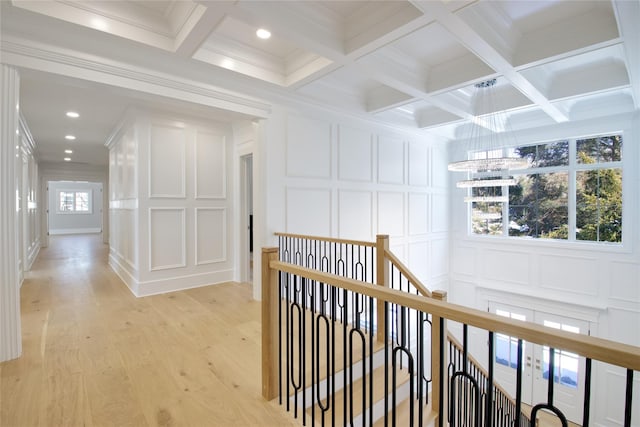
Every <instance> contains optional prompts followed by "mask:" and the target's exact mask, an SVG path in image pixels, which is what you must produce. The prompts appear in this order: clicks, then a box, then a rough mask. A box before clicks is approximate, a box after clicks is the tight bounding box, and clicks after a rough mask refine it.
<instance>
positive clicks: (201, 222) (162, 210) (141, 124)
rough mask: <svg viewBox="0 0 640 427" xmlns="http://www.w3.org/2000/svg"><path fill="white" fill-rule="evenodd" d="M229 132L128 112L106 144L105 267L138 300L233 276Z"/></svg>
mask: <svg viewBox="0 0 640 427" xmlns="http://www.w3.org/2000/svg"><path fill="white" fill-rule="evenodd" d="M230 141H231V128H230V126H228V125H225V124H221V123H215V122H202V121H198V120H195V119H190V118H187V117H179V116H175V117H173V116H172V117H169V116H163V115H159V114H153V113H145V112H130V114H129V117H128V119H127V120H126V121H125V123H124V125H123V127H122V129H121V130H120V132H119V133H118V134H117V136H116V138H114V139H113V141H111V142H110V144H109V149H110V153H109V175H110V193H109V210H110V222H111V226H112V231H111V240H110V248H111V250H110V264H111V266H112V267H113V268H114V269H115V270H116V272H118V274H119V275H120V276H121V277H122V279H123V280H124V281H125V282H126V283H127V285H128V286H129V287H130V288H131V290H132V292H133V293H134V294H135V295H137V296H142V295H150V294H156V293H162V292H169V291H174V290H178V289H185V288H189V287H195V286H203V285H209V284H214V283H220V282H225V281H229V280H232V279H233V278H234V257H233V254H234V247H233V241H232V240H231V239H230V238H229V237H230V236H232V233H233V226H234V212H233V203H232V200H233V193H232V192H231V191H229V189H230V188H233V186H231V185H230V183H232V176H231V168H229V167H228V165H229V164H231V158H232V157H231V149H230V147H231V145H230V144H231V142H230Z"/></svg>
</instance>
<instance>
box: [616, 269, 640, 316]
mask: <svg viewBox="0 0 640 427" xmlns="http://www.w3.org/2000/svg"><path fill="white" fill-rule="evenodd" d="M639 281H640V265H638V264H636V263H632V262H619V261H611V290H610V294H609V297H610V298H614V299H617V300H621V301H625V302H640V286H639V285H638V283H639ZM639 308H640V307H639Z"/></svg>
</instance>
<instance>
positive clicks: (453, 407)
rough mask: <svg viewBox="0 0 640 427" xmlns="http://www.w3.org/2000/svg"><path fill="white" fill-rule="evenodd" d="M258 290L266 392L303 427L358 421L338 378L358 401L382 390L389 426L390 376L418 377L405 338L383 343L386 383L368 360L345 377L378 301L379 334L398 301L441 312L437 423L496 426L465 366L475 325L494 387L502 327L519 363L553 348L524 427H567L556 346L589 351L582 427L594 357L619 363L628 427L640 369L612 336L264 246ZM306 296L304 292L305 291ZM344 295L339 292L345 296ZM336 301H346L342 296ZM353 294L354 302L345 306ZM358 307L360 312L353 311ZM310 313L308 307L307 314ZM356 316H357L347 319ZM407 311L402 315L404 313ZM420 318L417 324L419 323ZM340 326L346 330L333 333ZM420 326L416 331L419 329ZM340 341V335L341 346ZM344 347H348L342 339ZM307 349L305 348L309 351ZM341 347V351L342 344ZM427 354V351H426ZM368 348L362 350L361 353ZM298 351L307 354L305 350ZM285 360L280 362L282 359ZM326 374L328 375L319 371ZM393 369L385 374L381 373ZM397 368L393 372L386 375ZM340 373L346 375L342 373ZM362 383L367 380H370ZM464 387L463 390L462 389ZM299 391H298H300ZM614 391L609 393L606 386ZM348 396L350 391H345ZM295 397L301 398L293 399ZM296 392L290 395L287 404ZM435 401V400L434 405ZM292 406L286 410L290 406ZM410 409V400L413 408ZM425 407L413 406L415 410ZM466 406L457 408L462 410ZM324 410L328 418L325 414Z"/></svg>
mask: <svg viewBox="0 0 640 427" xmlns="http://www.w3.org/2000/svg"><path fill="white" fill-rule="evenodd" d="M262 278H263V283H262V292H263V294H262V297H263V312H262V316H263V317H262V321H263V325H262V326H263V337H262V339H263V347H262V349H263V359H262V360H263V396H264V397H265V398H266V399H268V400H271V399H274V398H276V397H278V396H280V402H281V403H283V404H284V402H286V405H287V409H288V410H292V411H293V412H294V414H295V416H296V417H301V418H302V420H303V424H304V423H306V422H310V423H311V424H312V425H315V423H316V420H318V419H319V421H317V422H318V423H320V424H322V425H324V424H325V423H332V425H333V424H335V423H336V422H337V423H338V424H344V425H350V424H353V423H354V414H353V412H352V413H351V414H348V412H349V411H350V410H349V409H344V414H343V416H344V419H343V420H336V419H335V417H336V413H335V411H334V409H335V402H334V400H335V393H334V392H333V391H334V389H335V388H336V384H337V382H338V381H342V382H344V389H345V390H346V391H347V392H348V393H349V397H348V398H345V400H349V399H356V397H357V398H359V399H360V400H359V401H360V402H366V401H367V400H370V396H371V395H372V394H373V392H374V390H375V389H376V387H384V405H383V412H384V421H385V425H389V422H391V423H392V424H393V423H394V422H395V420H396V417H397V414H396V412H395V408H396V403H397V402H395V401H393V400H394V397H393V396H395V395H394V394H393V393H394V391H393V390H394V389H395V387H394V386H395V384H394V383H395V381H396V378H397V377H398V376H400V374H401V371H402V370H403V369H404V370H405V371H408V372H409V374H410V375H409V377H410V378H413V377H414V376H415V375H418V377H419V372H416V371H417V370H418V369H419V363H416V359H415V358H414V356H413V353H412V352H411V351H410V349H409V346H408V345H407V344H408V341H407V338H408V337H407V336H404V337H403V338H401V345H399V346H398V345H396V344H395V343H394V342H390V340H388V339H385V340H384V358H383V359H384V363H385V375H384V380H383V381H380V382H382V383H383V384H377V383H376V382H374V381H373V380H372V379H369V377H372V376H370V375H369V374H370V373H371V368H369V371H366V369H367V368H366V366H365V365H366V364H365V362H361V363H360V364H361V365H363V366H362V371H363V372H362V378H367V380H366V381H362V382H361V383H359V384H356V383H355V382H353V381H350V378H351V377H352V376H353V372H354V371H355V368H354V364H358V360H361V361H364V360H365V359H367V357H368V356H369V355H371V350H370V347H369V350H367V348H368V346H369V345H370V343H371V342H372V341H373V340H372V339H371V337H372V335H373V328H372V324H364V323H363V322H361V321H359V320H358V319H363V317H362V316H363V314H364V313H365V312H368V313H369V315H370V316H371V317H373V308H374V305H376V304H377V306H378V307H379V306H380V305H383V307H384V310H383V313H384V316H383V319H382V323H383V325H381V327H383V328H384V336H392V335H393V334H394V333H396V334H399V332H398V331H394V330H393V324H392V322H390V321H389V320H390V319H389V317H390V316H387V315H386V313H390V312H391V311H392V308H393V307H397V309H398V310H399V312H401V313H402V312H404V313H405V314H406V313H408V312H409V311H410V310H412V311H413V312H415V313H417V314H418V316H422V318H425V317H426V316H429V315H430V316H431V317H432V319H443V320H442V321H441V322H439V324H438V326H437V331H438V332H439V333H435V330H436V329H435V328H436V326H435V322H434V334H432V335H434V336H437V338H438V340H439V346H438V347H437V351H435V353H432V354H434V356H433V357H432V358H433V359H437V361H438V362H439V368H438V371H439V379H438V382H437V384H436V383H434V387H433V389H434V390H435V389H438V390H439V392H440V396H442V398H441V399H440V400H439V402H438V405H437V406H434V409H436V410H437V413H438V425H439V426H444V425H445V423H446V422H447V418H448V424H449V425H452V426H459V425H469V426H477V427H480V426H481V425H484V426H486V427H490V426H493V425H494V424H493V422H494V421H495V420H494V419H493V417H492V416H491V415H489V414H492V412H493V411H491V410H489V411H488V416H485V417H482V416H481V414H482V411H483V408H488V407H489V406H488V404H487V403H486V402H484V403H482V402H481V390H480V389H479V387H478V384H477V381H476V379H475V378H474V376H473V374H472V373H471V372H470V367H469V366H470V365H469V363H468V360H469V355H468V348H469V346H468V339H467V335H468V327H469V326H473V327H476V328H479V329H483V330H485V331H486V333H487V335H488V342H489V349H488V359H487V360H489V361H490V362H489V368H488V387H493V373H492V372H493V363H494V349H493V342H494V334H496V333H501V334H505V335H508V336H511V337H515V338H516V339H517V341H518V346H517V349H518V350H517V354H518V357H517V358H518V362H517V363H518V366H522V352H523V343H524V342H525V341H526V342H530V343H536V344H540V345H545V346H548V347H549V348H550V360H549V375H548V393H547V400H546V402H541V403H539V404H537V405H535V406H534V407H533V408H532V414H531V421H530V425H533V423H534V422H535V419H536V414H537V412H539V411H542V410H546V411H549V412H552V413H554V414H556V415H557V417H558V419H559V420H560V422H561V423H562V425H563V426H567V425H568V423H567V420H566V417H565V416H564V415H563V414H562V412H561V411H560V410H559V409H558V408H557V406H555V405H554V382H555V381H554V379H555V378H556V374H555V366H554V360H555V357H554V352H555V351H558V350H564V351H568V352H572V353H575V354H578V355H580V356H582V357H585V358H586V362H587V363H586V372H585V375H584V378H583V379H582V380H583V381H584V382H585V387H584V390H585V395H584V402H585V404H584V406H585V410H584V414H583V422H582V423H583V426H588V425H589V408H590V399H591V398H590V389H591V365H592V361H594V360H595V361H599V362H602V363H604V364H610V365H615V366H619V367H623V368H624V369H625V370H626V372H627V381H626V385H625V389H624V390H620V391H621V394H623V395H624V402H625V403H624V414H622V418H623V419H624V422H623V425H624V426H625V427H630V426H631V420H632V411H631V405H632V400H633V376H634V372H635V371H638V370H640V357H638V354H640V348H639V347H635V346H630V345H625V344H621V343H616V342H613V341H609V340H604V339H600V338H595V337H590V336H584V335H577V334H572V333H569V332H565V331H560V330H553V329H550V328H545V327H543V326H540V325H537V324H533V323H530V322H512V321H511V320H510V319H505V318H503V317H500V316H497V315H494V314H491V313H486V312H482V311H479V310H474V309H470V308H467V307H462V306H458V305H455V304H450V303H447V302H444V301H438V300H435V299H434V298H424V297H421V296H417V295H412V294H409V293H407V292H401V291H399V290H396V289H389V288H387V287H385V286H373V285H372V283H367V282H364V281H361V280H356V279H353V278H348V277H341V276H339V275H336V274H333V273H327V272H323V271H318V270H316V269H310V268H307V267H302V266H299V265H294V264H291V263H288V262H283V261H280V260H279V256H278V249H277V248H272V249H264V250H263V263H262ZM307 296H309V297H307ZM341 296H342V297H341ZM340 301H342V306H339V305H338V303H339V302H340ZM347 301H352V302H353V304H352V303H346V302H347ZM352 309H355V310H356V311H357V313H358V314H353V313H350V310H352ZM307 313H310V314H307ZM351 318H354V319H356V322H355V323H349V322H347V321H346V320H347V319H351ZM405 318H406V316H405ZM445 322H458V323H460V324H462V329H463V343H462V356H461V357H462V364H461V365H460V366H459V367H458V368H456V369H455V370H454V372H451V373H450V376H451V381H450V382H449V383H450V387H449V390H447V393H446V394H445V390H446V387H447V385H446V384H445V383H447V381H445V378H447V373H446V372H445V370H446V369H447V366H448V364H447V357H446V355H445V340H446V334H445V331H446V330H447V327H446V325H445ZM417 324H418V325H420V324H421V323H420V322H418V323H417ZM340 329H341V330H342V335H340V334H338V333H337V331H338V330H340ZM423 333H424V332H423V331H421V332H418V333H417V335H418V336H419V335H420V334H423ZM339 341H342V344H340V342H339ZM345 344H346V345H345ZM340 345H345V347H343V348H346V347H347V346H350V349H349V350H348V353H349V354H350V355H349V356H348V358H347V359H348V360H347V363H346V364H345V365H344V369H343V370H342V371H340V372H338V371H337V363H336V360H335V359H336V352H335V351H336V349H337V348H338V347H339V346H340ZM308 347H309V348H311V349H312V350H311V351H310V353H307V348H308ZM345 351H347V350H345ZM358 351H359V352H360V353H361V355H362V357H361V358H360V359H356V358H355V357H353V354H354V353H355V352H358ZM432 351H433V349H432ZM367 352H368V353H367ZM303 353H304V354H303ZM281 360H283V361H284V362H283V363H280V361H281ZM515 371H516V376H517V378H516V390H522V372H521V370H520V369H517V370H515ZM325 374H326V379H323V378H325V376H324V375H325ZM387 374H389V375H387ZM391 374H393V375H391ZM339 377H342V379H340V380H339ZM367 382H369V383H370V385H369V386H366V385H364V384H366V383H367ZM462 388H465V389H466V390H467V391H466V392H465V393H461V394H460V393H458V391H459V390H461V389H462ZM296 390H300V391H301V392H299V393H296ZM307 390H309V392H308V393H309V394H310V396H309V399H310V400H311V407H310V410H311V412H310V413H309V412H308V409H306V408H307V405H306V402H304V400H305V399H306V398H307V394H306V393H307ZM416 390H418V386H417V384H416V382H413V383H411V384H410V385H409V387H408V392H409V399H410V401H415V400H417V399H419V398H420V396H418V395H417V394H416ZM611 392H613V390H612V391H611ZM520 393H521V392H518V396H516V411H515V415H514V416H515V419H514V421H513V425H516V426H520V425H522V424H523V420H522V415H521V414H522V408H521V401H522V399H521V395H520ZM493 394H494V393H493V390H489V392H488V393H487V395H489V396H493ZM345 395H346V394H345ZM298 396H301V400H303V402H301V403H300V404H298V401H297V400H298ZM292 398H293V399H294V402H293V403H291V400H292ZM354 402H355V400H353V401H352V402H351V403H350V404H348V405H345V408H347V407H349V408H353V407H354V405H355V403H354ZM432 404H433V403H432ZM289 405H291V407H290V406H289ZM363 407H365V409H366V411H367V412H368V413H369V415H368V416H367V415H361V416H360V418H359V420H358V422H359V423H362V425H373V420H374V416H373V411H374V409H370V408H371V406H369V407H367V404H366V403H365V404H364V405H363ZM409 407H410V410H411V411H413V405H410V406H409ZM421 407H422V406H419V408H421ZM461 408H463V410H461ZM327 417H328V418H327ZM422 421H423V420H422V418H421V417H419V416H418V417H417V416H416V414H415V413H413V412H412V413H411V417H410V425H414V424H416V425H422Z"/></svg>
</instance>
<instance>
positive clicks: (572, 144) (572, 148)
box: [567, 139, 577, 242]
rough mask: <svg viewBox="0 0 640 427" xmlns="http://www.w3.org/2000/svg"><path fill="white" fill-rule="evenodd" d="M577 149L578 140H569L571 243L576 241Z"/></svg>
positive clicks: (569, 235) (569, 238) (568, 197)
mask: <svg viewBox="0 0 640 427" xmlns="http://www.w3.org/2000/svg"><path fill="white" fill-rule="evenodd" d="M576 159H577V149H576V140H575V139H570V140H569V190H568V191H569V194H568V195H567V199H568V200H567V204H568V206H567V209H568V218H567V219H568V222H569V223H568V225H567V229H568V233H567V234H568V236H567V240H569V241H570V242H575V241H576V212H577V207H576V203H577V201H576V191H577V188H576V187H577V185H576V164H577V161H576Z"/></svg>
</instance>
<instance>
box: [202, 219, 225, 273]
mask: <svg viewBox="0 0 640 427" xmlns="http://www.w3.org/2000/svg"><path fill="white" fill-rule="evenodd" d="M195 229H196V251H195V252H196V264H197V265H202V264H211V263H214V262H222V261H226V259H227V211H226V209H224V208H196V209H195Z"/></svg>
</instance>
